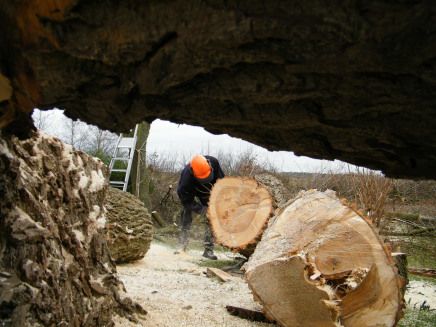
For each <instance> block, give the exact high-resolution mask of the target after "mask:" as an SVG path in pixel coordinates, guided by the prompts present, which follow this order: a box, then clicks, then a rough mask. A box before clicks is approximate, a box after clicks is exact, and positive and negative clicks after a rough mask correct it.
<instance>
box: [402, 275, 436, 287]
mask: <svg viewBox="0 0 436 327" xmlns="http://www.w3.org/2000/svg"><path fill="white" fill-rule="evenodd" d="M408 278H409V280H417V281H421V282H427V283H430V284H432V285H434V286H436V279H435V278H431V277H425V276H416V275H412V274H410V273H409V274H408Z"/></svg>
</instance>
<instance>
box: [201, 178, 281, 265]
mask: <svg viewBox="0 0 436 327" xmlns="http://www.w3.org/2000/svg"><path fill="white" fill-rule="evenodd" d="M275 208H276V204H275V201H274V198H273V197H272V196H271V194H270V192H269V191H268V188H267V187H265V185H263V184H261V183H260V182H258V181H256V180H255V179H252V178H246V177H225V178H223V179H220V180H218V181H217V183H216V184H215V185H214V187H213V189H212V192H211V195H210V199H209V209H208V218H209V221H210V224H211V228H212V231H213V234H214V237H215V241H216V242H217V243H218V244H221V245H223V246H225V247H227V248H229V249H231V250H233V251H235V252H240V253H242V254H243V255H245V256H247V257H249V256H250V255H251V253H253V251H254V248H255V246H256V244H257V242H258V241H259V240H260V238H261V236H262V233H263V230H264V229H265V227H266V225H267V223H268V220H269V218H271V217H272V216H273V213H274V210H275Z"/></svg>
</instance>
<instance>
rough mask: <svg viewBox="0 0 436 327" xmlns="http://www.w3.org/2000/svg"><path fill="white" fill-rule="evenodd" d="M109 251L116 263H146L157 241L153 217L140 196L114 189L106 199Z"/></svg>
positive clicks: (110, 189)
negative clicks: (154, 233) (143, 259)
mask: <svg viewBox="0 0 436 327" xmlns="http://www.w3.org/2000/svg"><path fill="white" fill-rule="evenodd" d="M106 209H107V218H108V223H107V225H106V233H107V241H108V247H109V250H110V253H111V256H112V258H113V259H114V260H115V262H116V263H127V262H132V261H135V260H139V259H142V258H143V257H144V256H145V254H146V253H147V251H148V249H149V248H150V243H151V241H152V239H153V226H152V222H151V216H150V214H149V212H148V210H147V208H145V207H144V204H143V203H142V201H141V200H139V199H138V198H137V197H136V196H134V195H132V194H130V193H127V192H123V191H121V190H118V189H115V188H112V187H110V188H109V189H108V195H107V198H106Z"/></svg>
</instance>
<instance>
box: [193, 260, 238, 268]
mask: <svg viewBox="0 0 436 327" xmlns="http://www.w3.org/2000/svg"><path fill="white" fill-rule="evenodd" d="M236 263H237V261H235V260H202V261H200V262H199V263H198V265H199V266H200V267H209V268H219V269H222V268H223V267H226V266H232V265H234V264H236Z"/></svg>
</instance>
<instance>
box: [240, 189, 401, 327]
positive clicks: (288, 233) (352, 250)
mask: <svg viewBox="0 0 436 327" xmlns="http://www.w3.org/2000/svg"><path fill="white" fill-rule="evenodd" d="M244 268H245V269H246V278H247V281H248V284H249V286H250V288H251V290H252V291H253V294H254V295H255V298H256V299H257V300H258V301H259V302H260V303H261V304H262V305H263V307H264V310H265V313H266V315H267V316H268V317H269V318H271V319H273V320H276V321H277V322H278V323H279V324H280V325H281V326H346V327H348V326H395V324H396V322H397V321H398V319H399V318H400V317H401V314H402V309H403V304H404V303H403V296H402V292H401V286H402V285H403V283H402V280H403V278H401V277H400V276H399V275H398V272H397V269H396V267H395V264H394V262H393V260H392V258H391V256H390V253H387V252H386V249H385V247H384V246H383V243H382V242H381V241H380V239H379V237H378V235H377V233H376V231H375V230H374V229H373V228H372V226H371V225H369V224H368V222H367V221H365V220H364V219H363V218H362V217H360V216H359V215H358V214H357V213H356V212H354V211H353V210H351V209H350V208H348V207H347V206H345V205H343V204H342V203H341V201H340V200H339V199H338V198H337V197H336V196H335V195H334V194H333V193H332V192H325V193H322V192H317V191H308V192H305V193H302V194H300V195H299V197H297V198H296V199H295V200H294V201H292V202H288V205H287V207H286V208H285V209H284V210H283V211H281V213H280V214H279V215H278V216H276V217H274V218H273V220H272V221H271V223H270V224H269V225H268V228H267V229H266V231H265V233H264V235H263V236H262V240H261V241H260V242H259V244H258V245H257V247H256V250H255V252H254V253H253V255H252V256H251V257H250V260H249V261H248V262H247V264H246V265H245V266H244Z"/></svg>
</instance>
